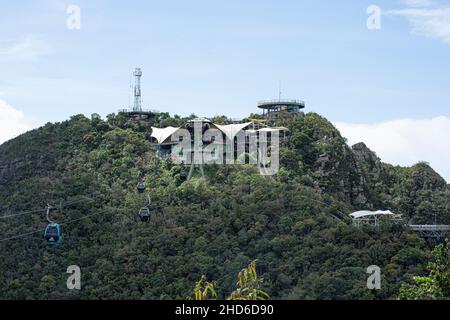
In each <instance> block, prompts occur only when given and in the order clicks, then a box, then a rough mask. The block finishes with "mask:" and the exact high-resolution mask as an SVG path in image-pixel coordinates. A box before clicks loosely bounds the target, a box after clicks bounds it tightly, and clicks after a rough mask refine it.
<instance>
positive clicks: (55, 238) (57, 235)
mask: <svg viewBox="0 0 450 320" xmlns="http://www.w3.org/2000/svg"><path fill="white" fill-rule="evenodd" d="M44 239H45V243H46V244H48V245H57V244H59V243H60V242H61V226H60V225H59V224H57V223H50V224H48V225H47V227H46V228H45V231H44Z"/></svg>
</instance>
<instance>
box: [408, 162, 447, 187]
mask: <svg viewBox="0 0 450 320" xmlns="http://www.w3.org/2000/svg"><path fill="white" fill-rule="evenodd" d="M410 177H411V179H412V181H413V188H414V190H415V191H417V190H431V191H436V190H445V189H446V188H447V182H446V181H445V180H444V178H442V177H441V176H440V175H439V174H438V173H437V172H436V171H434V170H433V168H431V167H430V165H429V164H428V163H425V162H420V163H418V164H416V165H414V166H413V167H411V175H410Z"/></svg>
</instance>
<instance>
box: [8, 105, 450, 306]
mask: <svg viewBox="0 0 450 320" xmlns="http://www.w3.org/2000/svg"><path fill="white" fill-rule="evenodd" d="M185 120H186V119H182V118H180V117H177V116H176V117H170V116H169V115H168V114H166V113H161V114H158V116H157V118H156V119H155V123H154V124H153V125H154V126H161V127H162V126H167V125H181V124H183V123H184V121H185ZM278 125H283V126H286V127H288V128H289V129H290V130H291V135H290V137H289V139H288V141H287V142H285V143H283V144H282V145H281V150H280V164H281V169H280V171H279V173H278V174H277V175H276V176H274V177H265V176H261V175H260V174H259V172H258V170H257V168H256V166H252V165H233V166H230V165H227V166H218V165H213V166H208V167H206V169H205V173H206V177H207V178H206V179H201V178H200V177H199V176H194V178H193V179H191V180H189V181H183V180H182V179H181V177H180V172H181V167H180V166H179V165H175V164H173V163H171V162H170V161H156V157H155V151H154V150H153V149H152V148H151V146H150V144H149V137H150V134H151V128H150V127H149V126H148V125H147V124H144V123H136V122H130V121H127V120H126V118H124V116H123V115H118V116H115V115H110V116H108V117H107V119H106V120H105V121H103V120H101V119H99V118H96V117H94V118H92V119H88V118H86V117H84V116H82V115H77V116H74V117H72V118H71V119H70V120H68V121H65V122H62V123H56V124H50V123H49V124H46V125H45V126H43V127H41V128H39V129H36V130H33V131H30V132H27V133H25V134H23V135H21V136H19V137H17V138H15V139H13V140H11V141H8V142H7V143H5V144H3V145H1V146H0V213H1V215H2V216H0V234H1V236H0V241H1V242H0V250H1V259H0V298H1V299H79V298H80V299H182V298H186V297H187V296H188V295H190V294H191V292H192V288H193V287H194V284H195V282H196V281H197V280H198V279H199V278H200V276H201V275H202V274H205V275H206V277H207V278H208V279H214V280H217V284H218V288H220V290H219V292H218V294H219V297H225V296H227V294H229V293H230V292H231V291H232V290H233V289H234V286H235V276H236V273H237V272H238V271H239V270H241V269H242V268H243V267H245V266H246V265H247V264H248V263H249V262H250V261H253V260H255V259H257V261H258V272H259V274H260V275H261V276H262V277H263V278H264V288H263V289H264V291H265V292H267V293H269V294H270V296H271V297H272V298H273V299H279V298H283V299H390V298H396V297H397V296H398V292H399V288H400V285H401V283H402V282H409V281H410V279H411V276H412V275H416V274H423V273H425V271H426V270H425V269H426V265H427V263H428V260H429V258H430V256H431V248H430V246H429V245H428V244H427V243H426V242H425V240H424V239H422V238H420V237H418V236H417V235H416V234H414V233H411V232H409V231H408V230H407V229H406V228H404V227H403V226H401V225H392V226H388V225H385V226H382V227H380V228H373V227H370V226H363V227H361V228H357V227H355V226H353V225H352V222H351V220H350V219H349V217H348V214H349V213H351V212H353V211H356V210H363V209H375V210H378V209H383V210H387V209H389V210H391V211H393V212H395V213H401V214H403V216H404V218H405V221H404V222H405V224H407V223H418V224H419V223H432V222H433V221H434V217H435V215H436V217H437V221H438V223H445V224H450V200H449V199H450V187H449V186H448V184H447V183H446V181H445V180H444V179H442V178H441V177H440V176H439V175H438V174H437V173H436V172H435V171H433V169H432V168H431V167H430V166H429V165H427V164H426V163H418V164H417V165H415V166H413V167H409V168H404V167H398V166H392V165H389V164H385V163H382V162H381V161H380V159H379V158H378V157H377V155H376V154H375V153H374V152H372V151H371V150H369V149H368V148H367V147H366V146H365V145H364V144H362V143H360V144H357V145H355V146H353V147H349V146H348V145H347V144H346V140H345V138H344V137H342V136H341V135H340V133H339V132H338V130H336V128H335V127H334V126H333V125H332V124H331V123H330V122H328V121H327V120H326V119H324V118H323V117H321V116H319V115H317V114H315V113H309V114H306V115H305V116H303V117H298V118H293V119H285V120H281V121H280V123H279V124H278ZM418 160H420V159H418ZM141 179H143V180H144V181H145V183H146V185H147V191H148V192H149V193H150V195H151V199H152V207H151V209H152V217H151V219H150V221H149V222H147V223H144V222H141V221H140V220H139V219H138V217H137V212H138V210H139V208H140V207H142V206H143V205H144V204H145V203H146V200H145V197H143V196H142V195H140V194H138V193H137V192H136V190H135V189H136V184H137V182H138V181H139V180H141ZM61 201H62V202H61ZM48 203H50V204H53V205H58V206H59V205H60V203H61V204H62V206H61V208H60V210H56V211H55V212H53V213H52V215H51V216H52V219H53V220H55V221H56V222H58V223H60V224H61V226H62V231H63V241H62V243H61V244H60V245H59V246H57V247H48V246H45V245H44V243H43V236H42V231H41V230H42V229H43V228H44V227H45V225H46V223H47V221H46V219H45V212H44V211H41V212H33V213H26V212H27V211H35V210H36V209H38V210H39V209H42V208H45V207H46V205H47V204H48ZM24 212H25V213H24ZM17 213H23V214H20V215H16V214H17ZM16 236H20V237H18V238H15V237H16ZM70 265H78V266H80V267H81V270H82V289H81V290H73V291H70V290H68V289H67V288H66V280H67V277H68V275H67V274H66V269H67V267H68V266H70ZM370 265H378V266H379V267H380V268H381V270H382V288H381V290H377V291H370V290H368V289H367V288H366V280H367V276H368V275H367V274H366V269H367V267H368V266H370Z"/></svg>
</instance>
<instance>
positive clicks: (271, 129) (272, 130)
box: [258, 127, 289, 132]
mask: <svg viewBox="0 0 450 320" xmlns="http://www.w3.org/2000/svg"><path fill="white" fill-rule="evenodd" d="M258 131H261V132H274V131H289V129H288V128H285V127H273V128H262V129H259V130H258Z"/></svg>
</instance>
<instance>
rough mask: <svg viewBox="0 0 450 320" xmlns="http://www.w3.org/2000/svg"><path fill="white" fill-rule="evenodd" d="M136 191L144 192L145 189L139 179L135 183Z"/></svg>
mask: <svg viewBox="0 0 450 320" xmlns="http://www.w3.org/2000/svg"><path fill="white" fill-rule="evenodd" d="M137 191H138V192H139V193H144V191H145V183H144V182H142V181H141V182H139V183H138V184H137Z"/></svg>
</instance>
